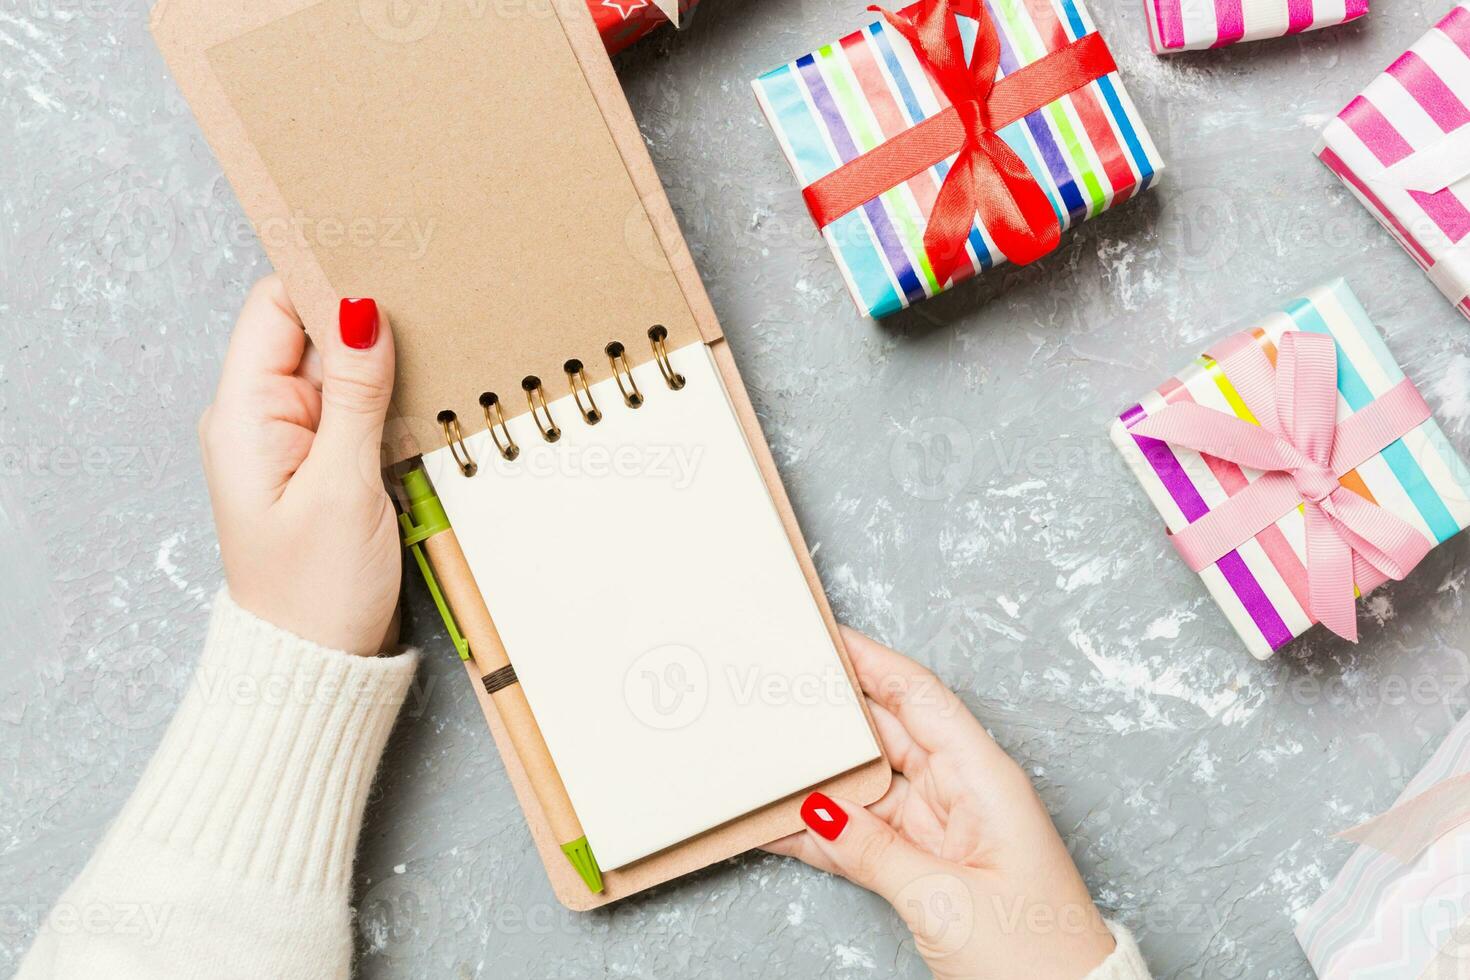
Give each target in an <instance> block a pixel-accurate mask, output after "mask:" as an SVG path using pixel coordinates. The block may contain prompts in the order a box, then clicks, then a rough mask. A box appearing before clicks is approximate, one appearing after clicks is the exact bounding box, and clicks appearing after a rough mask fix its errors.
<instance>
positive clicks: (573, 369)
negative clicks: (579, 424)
mask: <svg viewBox="0 0 1470 980" xmlns="http://www.w3.org/2000/svg"><path fill="white" fill-rule="evenodd" d="M562 370H563V371H565V372H566V373H567V384H569V385H571V386H572V398H574V399H575V400H576V402H577V410H578V411H579V412H581V413H582V419H583V421H585V422H586V423H587V424H588V425H596V424H597V423H598V422H601V421H602V413H601V412H599V411H598V410H597V402H595V401H593V399H592V389H591V388H589V387H588V386H587V372H586V371H585V370H584V369H583V367H582V362H581V361H579V360H577V359H576V358H575V357H574V358H572V359H571V360H570V361H567V362H566V363H565V364H563V365H562ZM584 396H585V397H586V399H587V404H586V405H583V404H582V398H583V397H584Z"/></svg>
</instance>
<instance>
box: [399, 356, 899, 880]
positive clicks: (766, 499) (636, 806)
mask: <svg viewBox="0 0 1470 980" xmlns="http://www.w3.org/2000/svg"><path fill="white" fill-rule="evenodd" d="M672 360H673V364H674V366H675V368H676V369H677V370H678V371H679V372H680V373H682V374H683V375H684V376H685V377H686V378H687V382H688V383H687V384H686V386H685V387H684V389H683V390H681V391H671V390H670V389H669V388H668V386H667V385H665V384H664V381H663V378H662V376H661V375H660V374H659V371H658V368H657V365H656V364H653V363H649V364H646V365H643V366H642V367H640V368H637V369H635V371H634V376H635V378H636V379H637V381H638V384H639V387H640V388H641V389H642V392H643V394H644V396H645V402H644V404H643V406H642V407H641V408H638V409H636V410H634V409H630V408H628V407H627V406H626V405H625V404H624V402H623V399H622V397H621V395H620V394H619V393H618V389H617V386H616V383H615V382H614V381H613V380H608V381H605V382H603V383H601V384H598V385H595V386H594V387H593V389H592V391H593V395H594V397H595V399H596V402H597V406H598V408H599V409H600V410H601V411H602V413H603V419H602V421H601V422H600V423H599V424H597V425H587V424H586V423H585V422H584V421H583V420H582V417H581V415H580V413H579V412H578V411H577V409H576V407H575V405H574V404H573V402H572V400H571V398H570V397H569V396H567V397H563V398H561V399H558V400H556V401H553V402H552V403H551V412H552V415H553V417H554V418H555V421H556V423H557V425H558V426H559V427H560V428H561V431H562V433H563V434H562V438H561V440H560V441H559V442H557V443H555V444H548V443H547V442H546V441H545V440H544V439H542V438H541V436H540V434H539V433H538V432H537V430H536V428H535V425H534V423H533V422H532V420H531V418H530V417H529V416H522V417H520V418H518V419H516V420H514V421H513V422H512V423H511V432H512V433H513V435H514V437H515V439H516V441H517V443H518V444H519V445H520V448H521V454H520V457H519V458H518V459H516V460H514V461H511V462H506V461H504V460H502V459H501V458H500V456H499V454H498V453H497V452H496V451H495V448H494V446H493V444H492V443H491V441H490V436H489V433H487V432H481V433H479V434H478V435H476V436H474V437H472V438H471V439H470V440H468V446H469V450H470V452H471V454H472V455H473V457H474V459H475V460H476V461H477V462H478V463H479V466H480V469H479V472H478V473H477V474H476V475H475V476H474V477H471V478H466V477H464V476H462V475H461V474H460V472H459V469H458V467H457V466H456V465H455V463H454V460H453V458H452V457H451V456H450V454H449V451H448V449H442V450H439V451H436V452H434V453H431V454H429V455H428V456H426V457H425V463H426V466H427V468H428V472H429V477H430V479H431V480H433V482H434V486H435V488H436V489H437V491H438V493H439V498H440V500H441V501H442V502H443V504H444V507H445V510H446V511H447V512H448V514H449V520H450V522H451V524H452V525H453V526H454V530H455V532H456V534H457V535H458V537H459V542H460V545H461V546H462V547H463V549H464V552H465V556H466V558H467V559H468V560H469V564H470V568H471V570H472V571H473V572H474V574H475V580H476V583H477V584H478V585H479V587H480V591H481V592H482V593H483V594H484V596H485V602H486V605H487V606H488V607H489V610H490V615H491V618H492V619H493V620H494V621H495V625H496V627H497V628H498V629H499V631H500V635H501V637H502V638H503V639H504V641H505V644H506V648H507V650H508V651H509V653H510V658H511V662H512V663H513V664H514V665H515V668H516V673H517V675H518V676H519V677H520V680H521V683H522V684H523V685H524V687H525V691H526V696H527V698H528V699H529V700H530V702H531V708H532V710H533V711H534V712H535V715H536V720H537V722H538V723H539V724H540V726H541V730H542V732H543V733H544V734H545V736H546V742H547V745H548V746H549V747H550V749H551V754H552V756H553V757H554V758H555V760H556V763H557V766H558V768H559V769H560V770H561V774H562V778H563V779H564V780H565V782H566V785H567V790H568V793H569V794H570V796H571V799H572V803H573V805H574V806H575V807H576V810H577V815H578V817H580V818H581V821H582V826H583V829H585V830H586V832H587V838H588V841H589V842H590V843H591V845H592V850H593V853H594V854H596V856H597V859H598V862H599V864H600V865H601V866H602V868H603V869H604V870H611V869H613V868H618V867H621V866H623V865H625V864H628V863H630V862H632V861H636V860H638V859H639V858H642V857H646V856H648V855H650V854H653V853H655V852H657V851H660V850H663V849H664V848H666V847H669V846H671V845H673V844H677V843H679V842H681V841H684V840H687V839H688V838H690V837H693V836H694V835H696V834H698V833H701V832H702V831H705V830H709V829H710V828H712V827H716V826H719V825H720V824H722V823H726V822H727V821H730V820H733V819H735V818H737V817H740V816H743V815H744V814H747V813H749V812H751V811H752V810H755V809H757V808H759V807H761V806H764V805H765V804H767V803H770V802H773V801H775V800H778V799H781V798H782V797H785V796H789V795H791V794H793V793H796V792H799V791H800V790H803V789H805V788H807V787H809V786H813V785H815V784H817V783H819V782H822V781H823V780H825V779H828V778H830V777H832V776H836V775H838V774H840V773H843V772H846V771H848V770H850V769H853V768H855V767H857V766H860V765H862V764H864V763H866V762H870V761H872V760H873V759H875V758H877V757H878V754H879V752H878V747H877V745H876V744H875V742H874V740H873V737H872V734H871V732H870V731H869V729H868V725H867V720H866V718H865V717H864V715H863V713H862V710H861V707H860V705H859V704H858V701H857V697H856V695H855V694H854V693H853V691H852V688H851V686H850V685H849V684H848V681H847V676H846V674H845V672H844V671H843V669H842V663H841V661H840V659H839V658H838V656H837V652H836V650H835V649H834V648H833V645H832V640H831V637H830V635H829V634H828V632H827V628H826V625H825V623H824V622H823V620H822V617H821V614H820V613H819V612H818V609H817V605H816V602H815V601H814V600H813V598H812V594H811V592H810V590H809V589H808V587H807V583H806V579H805V578H804V577H803V576H802V573H801V568H800V566H799V565H798V564H797V561H796V557H795V555H794V554H793V552H792V548H791V544H790V541H789V539H788V538H787V536H786V531H785V528H784V526H783V525H782V523H781V520H780V517H779V515H778V513H777V511H776V508H775V505H774V503H773V502H772V500H771V497H770V494H769V492H768V491H767V489H766V486H765V483H764V482H763V481H762V479H761V476H760V472H759V470H758V469H757V467H756V463H755V459H754V457H753V456H752V455H751V452H750V446H749V444H748V443H747V442H746V439H745V433H744V431H743V430H742V429H741V428H740V425H739V422H738V421H737V419H736V416H735V413H734V409H733V407H732V406H731V404H730V402H729V399H728V398H727V397H726V395H725V391H724V388H723V387H722V385H721V382H720V378H719V374H718V372H717V370H716V368H715V365H714V362H713V359H712V357H711V355H710V352H709V351H708V349H707V348H706V347H705V346H704V345H703V344H698V343H696V344H691V345H689V346H687V347H684V348H682V349H680V350H678V351H675V352H673V355H672ZM542 380H543V382H545V383H546V384H547V386H548V390H550V391H552V392H557V391H566V390H567V387H566V379H565V377H562V378H548V379H542ZM476 394H478V392H477V393H476ZM500 395H501V397H502V398H505V399H507V400H508V399H509V397H511V395H513V396H514V397H515V398H516V399H517V400H519V399H520V398H522V397H524V396H523V395H522V393H521V392H519V391H517V392H514V393H505V392H501V393H500Z"/></svg>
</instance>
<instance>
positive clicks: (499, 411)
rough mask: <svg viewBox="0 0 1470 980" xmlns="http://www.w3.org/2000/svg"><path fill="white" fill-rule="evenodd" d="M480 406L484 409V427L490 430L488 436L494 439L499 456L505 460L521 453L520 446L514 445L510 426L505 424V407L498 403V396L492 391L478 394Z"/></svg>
mask: <svg viewBox="0 0 1470 980" xmlns="http://www.w3.org/2000/svg"><path fill="white" fill-rule="evenodd" d="M480 407H481V408H483V409H484V410H485V427H486V428H487V429H489V430H490V438H491V439H494V440H495V448H496V449H498V450H500V456H501V458H502V459H505V460H507V461H509V460H512V459H515V458H516V457H517V456H519V455H520V454H521V447H520V446H517V445H516V441H515V438H514V437H513V436H512V435H511V434H510V426H508V425H506V424H505V409H503V408H502V407H501V405H500V396H499V395H497V394H496V393H495V392H493V391H487V392H485V393H484V394H483V395H481V396H480ZM492 411H493V412H494V414H493V415H492V414H491V412H492ZM502 433H504V438H502V435H501V434H502Z"/></svg>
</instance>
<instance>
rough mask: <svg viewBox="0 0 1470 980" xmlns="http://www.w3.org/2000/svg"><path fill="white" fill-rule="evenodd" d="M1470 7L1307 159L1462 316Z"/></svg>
mask: <svg viewBox="0 0 1470 980" xmlns="http://www.w3.org/2000/svg"><path fill="white" fill-rule="evenodd" d="M1467 106H1470V2H1465V3H1461V4H1459V5H1458V6H1456V7H1455V8H1454V9H1452V10H1451V11H1450V12H1449V13H1448V14H1447V15H1445V17H1444V19H1443V20H1441V21H1440V22H1439V23H1438V24H1435V25H1434V27H1432V28H1431V29H1430V30H1429V33H1427V34H1425V35H1424V36H1423V37H1421V38H1420V39H1419V40H1418V41H1415V42H1414V45H1413V46H1412V47H1411V48H1409V50H1408V51H1406V52H1404V54H1403V56H1402V57H1401V58H1399V59H1398V60H1397V61H1395V62H1394V63H1393V64H1391V65H1389V66H1388V70H1387V71H1385V72H1384V73H1383V74H1381V75H1379V76H1378V77H1377V78H1375V79H1373V81H1372V82H1370V83H1369V84H1368V87H1367V88H1365V89H1364V90H1363V92H1362V94H1361V95H1359V96H1358V97H1357V98H1355V99H1353V100H1352V101H1351V102H1349V103H1348V104H1347V107H1346V108H1344V109H1343V110H1342V111H1341V112H1339V113H1338V114H1337V116H1336V117H1335V118H1334V119H1333V120H1332V121H1331V122H1329V123H1328V124H1327V126H1326V127H1325V128H1324V129H1323V130H1322V139H1321V142H1320V143H1319V144H1318V146H1317V156H1318V157H1319V158H1320V159H1321V160H1322V162H1323V163H1325V164H1326V165H1327V166H1328V167H1329V168H1330V169H1331V170H1332V172H1333V173H1335V174H1337V176H1338V177H1339V178H1340V179H1341V180H1342V182H1343V183H1344V184H1346V185H1347V186H1348V187H1349V188H1350V189H1351V190H1352V192H1353V194H1354V196H1356V197H1357V198H1358V200H1360V201H1362V202H1363V205H1364V206H1365V207H1366V208H1367V209H1368V210H1369V211H1370V212H1372V214H1373V216H1374V217H1376V218H1377V219H1378V220H1379V222H1380V223H1381V224H1382V225H1383V226H1384V227H1385V228H1387V229H1388V231H1389V233H1390V234H1392V235H1393V237H1394V238H1395V239H1397V240H1398V243H1399V244H1400V245H1402V246H1403V247H1404V250H1405V251H1407V252H1408V253H1409V254H1410V255H1411V256H1413V258H1414V261H1416V262H1418V263H1419V265H1420V266H1421V267H1422V268H1423V269H1424V270H1425V271H1426V272H1427V273H1428V275H1429V278H1430V281H1432V282H1433V283H1434V284H1435V285H1436V286H1437V287H1438V288H1439V290H1440V292H1442V293H1444V294H1445V295H1446V296H1448V297H1449V299H1450V302H1452V303H1454V304H1455V306H1456V307H1458V308H1459V310H1460V312H1461V313H1463V314H1465V315H1466V316H1467V317H1470V109H1467V108H1466V107H1467Z"/></svg>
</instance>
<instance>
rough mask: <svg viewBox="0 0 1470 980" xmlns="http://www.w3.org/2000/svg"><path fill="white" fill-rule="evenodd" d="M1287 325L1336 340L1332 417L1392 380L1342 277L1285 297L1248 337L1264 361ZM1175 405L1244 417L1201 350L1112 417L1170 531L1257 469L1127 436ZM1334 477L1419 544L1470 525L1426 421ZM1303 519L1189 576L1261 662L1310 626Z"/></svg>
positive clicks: (1116, 440) (1453, 469) (1457, 465)
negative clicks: (1416, 534) (1397, 521)
mask: <svg viewBox="0 0 1470 980" xmlns="http://www.w3.org/2000/svg"><path fill="white" fill-rule="evenodd" d="M1288 330H1308V331H1312V332H1314V333H1325V334H1330V335H1331V336H1332V337H1333V339H1334V340H1336V341H1337V359H1338V368H1337V373H1338V382H1337V387H1338V393H1339V398H1338V403H1337V412H1338V419H1339V421H1341V420H1342V419H1343V418H1346V417H1347V416H1348V415H1351V414H1352V413H1353V412H1355V411H1357V410H1358V409H1360V408H1362V407H1363V406H1364V405H1366V404H1368V403H1369V402H1370V401H1372V400H1373V399H1374V398H1377V397H1378V396H1379V395H1382V394H1383V393H1384V392H1386V391H1388V389H1389V388H1391V387H1393V386H1394V385H1395V384H1397V383H1398V382H1399V381H1401V380H1403V377H1404V373H1403V371H1401V370H1400V369H1399V366H1398V364H1397V363H1396V362H1395V361H1394V359H1393V355H1391V354H1390V353H1389V352H1388V348H1387V347H1386V346H1384V343H1383V340H1382V338H1381V337H1379V335H1378V331H1377V330H1376V329H1374V327H1373V324H1372V323H1371V322H1370V321H1369V320H1368V315H1367V313H1365V312H1364V311H1363V307H1362V306H1361V305H1360V304H1359V303H1358V300H1357V297H1355V296H1354V295H1353V293H1352V290H1350V289H1349V288H1348V286H1347V283H1345V282H1343V281H1342V280H1341V279H1339V280H1336V281H1335V282H1332V283H1330V284H1328V285H1325V286H1320V287H1318V288H1316V289H1314V290H1312V291H1311V292H1309V293H1307V294H1306V295H1305V296H1303V297H1301V298H1299V299H1295V300H1292V301H1291V302H1290V303H1288V304H1287V305H1286V308H1285V310H1284V311H1283V312H1279V313H1274V314H1272V315H1271V316H1270V317H1268V318H1266V320H1265V321H1263V322H1262V323H1261V324H1260V325H1259V326H1257V327H1255V328H1253V331H1252V332H1253V333H1254V334H1255V335H1256V339H1257V341H1258V342H1259V343H1260V344H1261V345H1262V347H1263V348H1264V349H1265V350H1266V353H1267V355H1268V356H1270V358H1271V359H1272V361H1273V362H1274V361H1275V357H1276V341H1277V340H1278V339H1279V338H1280V337H1281V335H1282V334H1283V333H1285V332H1286V331H1288ZM1186 400H1190V401H1195V402H1198V403H1199V404H1201V405H1204V406H1206V407H1208V408H1213V409H1216V410H1218V411H1223V412H1231V413H1233V414H1235V415H1238V416H1239V417H1241V418H1243V419H1245V420H1247V421H1249V422H1252V423H1254V422H1255V418H1254V417H1253V416H1252V415H1251V413H1250V411H1249V409H1247V408H1246V407H1245V403H1244V402H1243V401H1242V400H1241V398H1240V395H1239V394H1238V393H1237V391H1236V389H1235V386H1234V385H1233V384H1232V383H1231V381H1230V378H1228V377H1226V375H1225V373H1224V371H1223V370H1222V369H1221V368H1220V366H1219V365H1218V364H1217V363H1216V362H1215V361H1213V360H1212V359H1210V358H1209V357H1200V358H1199V359H1197V360H1196V361H1195V362H1194V363H1192V364H1190V365H1189V367H1187V368H1185V369H1184V370H1183V371H1181V372H1180V373H1179V374H1177V375H1176V376H1174V377H1173V378H1170V379H1169V380H1168V381H1166V382H1165V383H1164V384H1162V385H1160V386H1159V387H1158V388H1157V389H1156V390H1154V391H1152V392H1150V393H1149V394H1148V395H1146V396H1145V397H1144V398H1143V399H1142V400H1141V401H1140V402H1139V403H1138V404H1137V405H1134V406H1133V407H1132V408H1130V409H1128V410H1127V411H1126V412H1124V413H1123V414H1122V415H1121V416H1120V417H1119V418H1118V419H1117V420H1116V421H1114V423H1113V425H1112V429H1111V436H1112V440H1113V444H1114V445H1116V446H1117V447H1118V450H1119V452H1121V453H1122V454H1123V458H1124V459H1125V460H1127V462H1128V466H1129V468H1130V469H1131V470H1132V471H1133V474H1134V475H1135V476H1136V477H1137V478H1138V481H1139V483H1141V484H1143V489H1144V490H1145V491H1146V492H1147V493H1148V496H1149V499H1150V500H1152V501H1153V504H1154V506H1155V507H1156V508H1157V509H1158V511H1159V513H1160V514H1161V515H1162V516H1163V518H1164V523H1165V524H1166V525H1167V526H1168V529H1169V531H1170V533H1174V532H1177V531H1179V530H1180V529H1182V528H1183V527H1184V526H1185V525H1187V524H1190V523H1192V522H1194V521H1196V520H1198V519H1199V518H1200V517H1202V516H1203V515H1204V514H1206V513H1208V512H1209V511H1210V509H1211V507H1213V506H1217V505H1218V504H1219V503H1220V502H1221V501H1223V500H1224V499H1226V498H1227V497H1229V496H1231V495H1233V494H1235V493H1237V492H1239V491H1240V489H1241V488H1242V487H1244V486H1245V485H1246V484H1247V483H1249V482H1252V481H1254V480H1255V479H1257V478H1258V477H1259V476H1260V475H1261V474H1260V473H1259V472H1257V471H1255V470H1249V469H1243V468H1241V467H1239V466H1236V465H1235V464H1233V463H1227V462H1224V461H1222V460H1218V459H1215V458H1214V457H1211V456H1205V455H1203V454H1201V453H1197V452H1194V451H1193V450H1188V449H1182V448H1179V447H1175V446H1171V445H1169V444H1166V443H1163V442H1160V441H1158V440H1154V439H1148V438H1145V437H1143V436H1135V435H1133V434H1132V433H1131V432H1130V431H1129V429H1130V427H1131V426H1133V425H1135V424H1136V423H1137V422H1138V421H1139V420H1140V419H1143V418H1146V417H1147V416H1148V415H1150V414H1152V413H1155V412H1158V411H1160V410H1161V409H1162V408H1163V407H1164V406H1165V405H1166V404H1169V403H1171V402H1179V401H1186ZM1342 483H1343V485H1344V486H1346V487H1348V489H1350V490H1354V491H1356V492H1357V493H1359V494H1361V495H1362V496H1364V497H1367V498H1368V499H1369V500H1372V501H1374V502H1376V503H1377V504H1379V505H1380V506H1382V507H1386V508H1387V509H1388V510H1390V511H1391V512H1393V513H1394V514H1396V515H1398V516H1399V517H1401V518H1403V519H1404V520H1406V521H1408V522H1409V523H1410V524H1411V525H1413V526H1414V527H1416V528H1418V529H1419V530H1420V531H1421V532H1422V533H1423V534H1424V535H1425V536H1426V537H1427V538H1428V539H1429V540H1430V541H1434V542H1444V541H1445V540H1447V539H1449V538H1450V537H1452V536H1453V535H1455V534H1457V533H1459V531H1460V530H1461V529H1463V528H1465V527H1466V526H1467V525H1470V472H1467V471H1466V468H1465V464H1464V463H1463V462H1462V461H1461V459H1460V457H1459V456H1458V455H1457V454H1456V453H1455V450H1454V449H1453V448H1452V447H1451V446H1450V444H1449V441H1448V440H1446V439H1445V436H1444V433H1443V432H1442V431H1440V428H1439V425H1438V423H1436V422H1435V421H1434V420H1433V419H1429V420H1428V421H1426V422H1424V423H1423V424H1421V425H1419V426H1418V427H1417V428H1415V429H1414V430H1413V431H1412V432H1410V433H1409V434H1408V435H1407V436H1405V437H1404V438H1402V439H1400V440H1398V441H1396V442H1394V443H1392V444H1390V445H1389V446H1388V447H1387V448H1385V449H1384V450H1383V452H1382V453H1380V454H1379V455H1378V456H1376V457H1374V458H1372V459H1371V460H1369V461H1368V462H1367V463H1365V464H1364V465H1363V466H1360V467H1358V468H1357V469H1356V470H1354V471H1352V472H1350V473H1349V474H1347V475H1346V476H1344V477H1343V479H1342ZM1305 524H1306V521H1305V518H1304V517H1303V516H1302V512H1301V508H1297V509H1296V510H1293V511H1291V512H1290V513H1288V514H1287V515H1286V516H1285V517H1282V518H1281V519H1280V520H1279V521H1277V522H1276V523H1275V524H1274V525H1271V526H1270V527H1267V528H1266V529H1265V530H1263V531H1262V532H1261V533H1260V534H1258V535H1256V536H1255V538H1253V539H1251V540H1250V541H1247V542H1246V543H1245V544H1244V545H1242V546H1241V547H1239V548H1237V549H1236V550H1235V551H1232V552H1231V553H1229V554H1227V555H1226V556H1225V557H1223V558H1221V559H1220V560H1219V561H1218V562H1217V563H1215V564H1214V565H1211V566H1209V567H1207V568H1205V569H1204V570H1203V571H1202V572H1200V578H1202V579H1203V580H1204V583H1205V587H1206V588H1207V589H1208V590H1209V592H1210V594H1211V595H1212V596H1213V597H1214V598H1215V601H1216V602H1217V603H1219V605H1220V608H1221V609H1223V610H1224V611H1225V615H1226V617H1227V618H1228V619H1229V620H1230V623H1231V625H1232V626H1234V627H1235V630H1236V632H1238V633H1239V634H1240V636H1241V638H1242V639H1243V640H1245V644H1246V647H1247V648H1248V649H1249V650H1250V652H1251V654H1252V655H1254V656H1255V657H1257V658H1259V659H1262V660H1264V659H1266V658H1267V657H1269V656H1271V654H1272V653H1273V652H1275V651H1276V650H1279V649H1280V648H1281V647H1283V646H1285V645H1286V644H1287V643H1289V642H1290V641H1291V640H1292V639H1293V638H1294V637H1297V636H1300V635H1301V634H1302V633H1304V632H1306V631H1307V629H1308V628H1310V627H1311V626H1312V625H1313V623H1314V622H1315V621H1314V620H1313V618H1312V617H1311V615H1310V614H1309V613H1308V612H1307V605H1308V603H1307V594H1308V593H1307V574H1306V565H1305V560H1306V541H1305V535H1306V527H1305Z"/></svg>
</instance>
